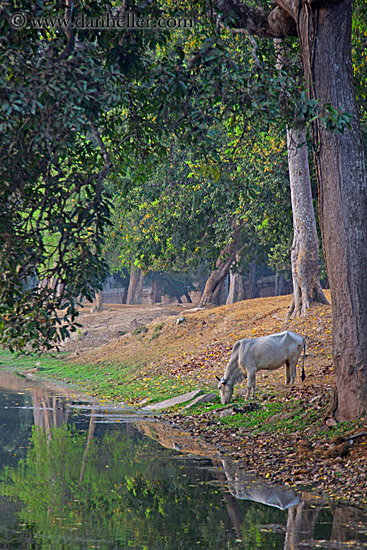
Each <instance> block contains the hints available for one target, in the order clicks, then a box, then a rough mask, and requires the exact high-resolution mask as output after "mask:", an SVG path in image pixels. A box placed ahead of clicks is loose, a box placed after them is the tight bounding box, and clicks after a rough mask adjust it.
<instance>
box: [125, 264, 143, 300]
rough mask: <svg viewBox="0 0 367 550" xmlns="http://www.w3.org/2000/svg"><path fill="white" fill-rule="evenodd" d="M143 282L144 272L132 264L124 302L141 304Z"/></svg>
mask: <svg viewBox="0 0 367 550" xmlns="http://www.w3.org/2000/svg"><path fill="white" fill-rule="evenodd" d="M143 282H144V273H143V272H142V271H141V269H135V268H134V266H133V265H132V266H131V270H130V282H129V288H128V291H127V297H126V304H130V305H132V304H141V302H142V299H143V297H142V294H143Z"/></svg>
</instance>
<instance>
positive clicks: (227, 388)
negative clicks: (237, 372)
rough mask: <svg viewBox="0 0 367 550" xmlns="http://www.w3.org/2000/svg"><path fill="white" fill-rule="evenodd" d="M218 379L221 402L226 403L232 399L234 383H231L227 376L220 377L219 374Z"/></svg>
mask: <svg viewBox="0 0 367 550" xmlns="http://www.w3.org/2000/svg"><path fill="white" fill-rule="evenodd" d="M217 379H218V380H219V384H218V390H219V395H220V400H221V403H222V405H226V404H227V403H229V402H230V400H231V397H232V394H233V386H232V384H229V383H228V381H227V380H226V379H225V378H219V377H218V376H217Z"/></svg>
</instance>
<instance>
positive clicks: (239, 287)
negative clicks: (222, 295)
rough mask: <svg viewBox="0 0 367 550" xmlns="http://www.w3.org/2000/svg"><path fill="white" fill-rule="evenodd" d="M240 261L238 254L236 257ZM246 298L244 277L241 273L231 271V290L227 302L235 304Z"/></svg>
mask: <svg viewBox="0 0 367 550" xmlns="http://www.w3.org/2000/svg"><path fill="white" fill-rule="evenodd" d="M236 260H237V262H238V255H237V258H236ZM244 299H245V289H244V287H243V277H242V275H241V273H233V272H232V271H230V272H229V291H228V296H227V301H226V304H234V303H236V302H240V301H241V300H244Z"/></svg>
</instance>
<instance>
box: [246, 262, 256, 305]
mask: <svg viewBox="0 0 367 550" xmlns="http://www.w3.org/2000/svg"><path fill="white" fill-rule="evenodd" d="M248 297H249V298H250V299H251V298H257V279H256V264H255V262H251V264H250V273H249V296H248Z"/></svg>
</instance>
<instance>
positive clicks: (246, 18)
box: [212, 0, 297, 38]
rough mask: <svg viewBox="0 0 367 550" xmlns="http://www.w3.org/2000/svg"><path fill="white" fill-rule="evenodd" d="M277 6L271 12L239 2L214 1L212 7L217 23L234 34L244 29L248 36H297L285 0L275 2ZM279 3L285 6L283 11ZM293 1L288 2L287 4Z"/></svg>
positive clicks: (229, 0) (227, 0)
mask: <svg viewBox="0 0 367 550" xmlns="http://www.w3.org/2000/svg"><path fill="white" fill-rule="evenodd" d="M275 1H276V3H277V4H278V6H277V7H276V8H275V9H273V10H272V11H269V10H264V9H263V8H260V7H258V8H253V7H250V6H248V5H247V4H245V3H243V2H241V1H239V0H214V1H213V4H212V5H213V6H214V9H215V11H216V12H217V14H218V18H219V23H220V24H223V25H225V26H226V27H229V28H231V29H232V30H233V31H235V32H240V31H241V30H243V29H245V30H246V31H248V32H249V33H250V34H253V35H256V36H261V37H266V38H284V37H286V36H297V29H296V24H295V18H293V16H292V13H295V12H292V11H291V6H288V2H287V0H280V1H279V2H278V1H277V0H275ZM280 3H282V4H284V6H287V8H289V11H288V9H284V7H283V6H281V5H280ZM293 3H295V0H289V4H293Z"/></svg>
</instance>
